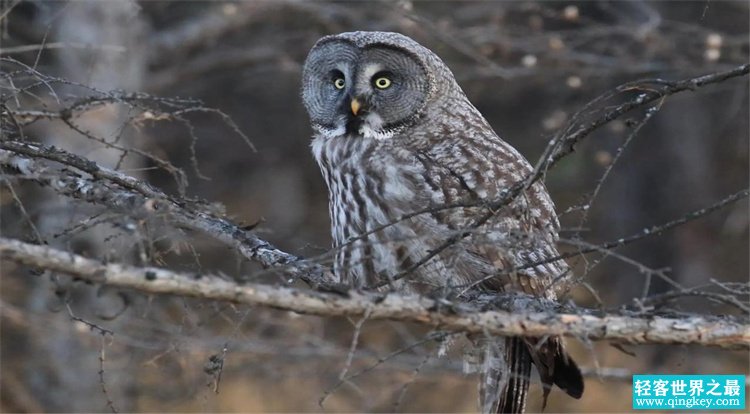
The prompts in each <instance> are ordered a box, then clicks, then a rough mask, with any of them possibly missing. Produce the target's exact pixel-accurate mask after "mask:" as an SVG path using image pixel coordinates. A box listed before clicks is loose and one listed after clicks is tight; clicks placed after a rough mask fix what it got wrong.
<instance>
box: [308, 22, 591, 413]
mask: <svg viewBox="0 0 750 414" xmlns="http://www.w3.org/2000/svg"><path fill="white" fill-rule="evenodd" d="M302 97H303V101H304V104H305V107H306V108H307V111H308V113H309V115H310V120H311V123H312V127H313V130H314V139H313V141H312V152H313V154H314V156H315V159H316V160H317V162H318V164H319V166H320V169H321V171H322V173H323V177H324V179H325V181H326V184H327V185H328V191H329V209H330V216H331V221H332V234H333V240H334V247H335V259H334V264H333V270H334V274H335V275H336V276H337V277H338V278H340V280H341V282H343V283H346V284H349V285H350V286H352V287H354V288H360V289H361V288H388V287H390V288H391V289H398V290H401V291H405V292H410V293H420V294H436V292H448V291H450V292H453V295H454V296H455V295H457V296H458V299H459V300H460V298H461V297H462V294H464V295H465V294H466V292H470V291H474V292H476V291H483V292H493V291H497V292H502V291H513V290H515V291H521V292H525V293H527V294H532V295H536V296H541V297H545V298H547V299H555V297H556V293H555V286H553V285H559V283H558V282H559V281H560V280H564V279H565V275H566V273H567V272H568V267H567V265H566V263H565V262H564V261H562V260H549V259H553V258H555V257H557V256H559V254H558V252H557V249H556V247H555V243H556V240H557V231H558V227H559V224H558V221H557V216H556V214H555V212H554V205H553V203H552V201H551V200H550V197H549V195H548V193H547V190H546V189H545V187H544V185H543V184H542V183H541V182H539V181H537V182H536V183H535V184H533V185H532V186H531V187H529V188H528V189H527V190H526V191H524V192H523V193H522V194H520V195H519V196H518V197H516V198H515V199H514V200H513V201H512V202H511V203H510V204H508V205H507V206H505V207H502V208H500V209H497V211H494V215H493V216H492V217H491V218H490V219H489V220H486V221H483V222H477V220H479V219H480V218H482V217H483V216H485V215H486V214H487V213H488V209H487V207H485V206H484V205H483V204H482V201H492V200H497V199H499V198H500V197H501V196H502V195H503V194H505V193H504V192H505V191H508V189H509V188H510V187H511V186H512V185H513V184H515V183H518V182H520V181H521V180H523V179H524V178H526V177H527V175H528V174H529V173H530V172H531V166H530V165H529V163H528V161H526V159H524V157H523V156H521V154H519V153H518V152H517V151H516V150H515V149H514V148H513V147H511V146H510V145H508V144H507V143H506V142H505V141H503V140H502V139H500V138H499V137H498V136H497V134H496V133H495V131H493V130H492V128H491V127H490V125H489V124H488V123H487V121H486V120H485V119H484V117H482V115H481V114H480V113H479V111H478V110H477V109H476V108H475V107H474V106H473V105H472V104H471V102H469V100H468V98H467V97H466V95H465V94H464V92H463V91H462V90H461V88H460V87H459V86H458V84H457V83H456V80H455V79H454V77H453V74H452V73H451V71H450V70H449V69H448V67H447V66H446V65H445V64H444V63H443V61H442V60H441V59H440V58H439V57H437V56H436V55H435V54H434V53H433V52H431V51H430V50H428V49H427V48H425V47H423V46H422V45H420V44H419V43H417V42H415V41H414V40H412V39H410V38H408V37H406V36H404V35H401V34H398V33H386V32H351V33H342V34H339V35H333V36H326V37H323V38H322V39H320V40H319V41H318V42H317V43H316V44H315V46H314V47H313V48H312V50H311V51H310V54H309V55H308V57H307V60H306V61H305V65H304V69H303V89H302ZM462 204H463V206H458V207H457V206H456V205H462ZM434 206H443V208H437V207H436V208H433V209H429V207H434ZM420 210H430V211H425V212H423V213H420V214H413V215H411V216H409V215H410V213H414V212H416V211H420ZM449 240H450V241H451V242H450V243H447V244H446V241H449ZM446 245H448V247H446ZM439 248H442V249H439ZM436 249H437V250H436ZM427 258H429V260H426V259H427ZM553 281H554V283H553ZM472 341H474V343H475V344H476V345H477V346H479V347H481V349H482V351H481V353H480V354H481V355H482V363H481V370H482V376H481V380H480V404H481V409H482V411H485V412H523V411H524V409H525V404H526V394H527V391H528V387H529V376H530V372H531V365H532V363H533V364H534V365H536V367H537V370H538V371H539V374H540V378H541V380H542V382H543V386H544V400H545V402H546V397H547V394H548V393H549V390H550V388H551V387H552V385H553V384H555V385H557V386H559V387H560V388H562V389H563V390H565V392H567V393H568V394H569V395H571V396H573V397H575V398H579V397H580V396H581V394H582V393H583V380H582V378H581V373H580V371H579V369H578V367H577V366H576V364H575V362H574V361H573V360H572V359H570V357H568V355H567V353H566V352H565V350H564V349H563V345H562V340H561V339H560V338H507V339H506V338H490V339H487V338H484V339H482V338H472Z"/></svg>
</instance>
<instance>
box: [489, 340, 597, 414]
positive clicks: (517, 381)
mask: <svg viewBox="0 0 750 414" xmlns="http://www.w3.org/2000/svg"><path fill="white" fill-rule="evenodd" d="M534 342H536V341H535V340H534V339H524V338H506V339H504V343H494V344H492V343H489V344H487V346H486V348H485V352H484V358H483V369H482V381H481V383H480V390H479V391H480V392H479V396H480V404H481V409H482V412H484V413H523V412H524V411H525V410H526V398H527V395H528V392H529V379H530V376H531V364H532V363H533V364H534V365H536V367H537V370H538V371H539V377H540V378H541V380H542V387H543V390H544V401H543V405H542V409H544V406H546V405H547V396H548V395H549V392H550V390H551V388H552V385H553V384H554V385H557V386H558V387H560V388H561V389H562V390H563V391H565V392H566V393H567V394H568V395H570V396H571V397H573V398H581V395H582V394H583V377H582V375H581V371H580V370H579V369H578V366H577V365H576V363H575V361H573V359H572V358H570V356H568V354H567V353H566V352H565V349H564V348H563V345H562V341H561V340H560V339H559V338H549V339H548V340H546V341H545V342H544V343H542V344H538V343H537V344H535V343H534ZM493 345H494V346H493ZM498 345H499V346H498ZM503 345H504V346H503Z"/></svg>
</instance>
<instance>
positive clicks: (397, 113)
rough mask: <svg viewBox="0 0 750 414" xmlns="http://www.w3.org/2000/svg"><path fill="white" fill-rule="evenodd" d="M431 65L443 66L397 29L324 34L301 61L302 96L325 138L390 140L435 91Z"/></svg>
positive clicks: (314, 125) (431, 54)
mask: <svg viewBox="0 0 750 414" xmlns="http://www.w3.org/2000/svg"><path fill="white" fill-rule="evenodd" d="M435 66H440V67H441V68H444V67H445V65H444V64H443V63H442V61H440V59H439V58H438V57H437V56H435V55H434V54H433V53H432V52H430V51H429V50H428V49H426V48H424V47H423V46H421V45H420V44H418V43H417V42H415V41H414V40H412V39H410V38H408V37H406V36H404V35H401V34H398V33H387V32H351V33H342V34H339V35H333V36H326V37H324V38H322V39H320V40H319V41H318V42H317V43H316V44H315V46H314V47H313V48H312V50H311V51H310V54H309V55H308V56H307V60H306V61H305V66H304V69H303V75H302V77H303V81H302V85H303V88H302V99H303V101H304V104H305V107H306V108H307V111H308V113H309V114H310V119H311V122H312V124H313V127H315V128H316V129H317V130H319V132H321V133H323V134H324V135H326V136H338V135H344V134H350V135H362V136H365V137H368V136H369V137H374V138H381V139H382V138H388V137H390V136H392V135H393V133H394V132H395V131H398V130H399V129H400V128H403V127H405V126H408V125H409V124H410V123H413V122H415V121H416V120H417V119H418V118H419V117H420V116H421V115H422V113H423V111H424V108H425V107H426V105H427V103H428V101H429V100H430V98H431V96H432V95H433V91H434V90H435V85H434V82H435V76H434V73H435ZM445 70H447V68H446V69H445ZM448 73H449V75H450V72H448ZM450 77H451V79H452V75H450Z"/></svg>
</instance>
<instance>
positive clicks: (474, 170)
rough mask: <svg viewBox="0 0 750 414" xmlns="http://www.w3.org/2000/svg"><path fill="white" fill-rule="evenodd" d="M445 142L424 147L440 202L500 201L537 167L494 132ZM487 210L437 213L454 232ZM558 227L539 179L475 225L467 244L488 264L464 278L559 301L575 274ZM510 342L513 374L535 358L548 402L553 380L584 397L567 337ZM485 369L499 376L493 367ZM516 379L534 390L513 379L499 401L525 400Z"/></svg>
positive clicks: (525, 380) (423, 157)
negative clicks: (562, 254)
mask: <svg viewBox="0 0 750 414" xmlns="http://www.w3.org/2000/svg"><path fill="white" fill-rule="evenodd" d="M443 142H446V143H447V142H449V144H442V145H441V144H438V145H435V146H433V147H432V148H431V149H429V150H426V151H421V152H420V151H418V152H417V159H418V160H419V162H420V163H421V164H422V165H423V167H424V168H425V171H429V175H430V176H432V177H436V178H434V181H435V183H434V185H433V186H431V187H432V191H433V196H434V197H433V202H435V203H437V204H440V203H447V204H454V203H460V202H462V201H464V202H473V201H480V200H486V201H494V200H497V199H500V197H501V195H502V194H503V191H507V190H509V189H510V188H511V187H513V185H514V184H516V183H518V182H520V181H522V180H524V179H526V178H527V177H528V176H529V174H530V173H531V171H532V168H531V165H530V164H529V163H528V161H527V160H526V159H525V158H524V157H523V156H522V155H521V154H519V153H518V152H517V151H516V150H515V149H514V148H513V147H511V146H510V145H508V144H507V143H505V142H504V141H502V140H501V139H500V138H498V137H496V136H494V135H492V136H480V137H473V138H465V139H462V140H451V141H443ZM486 214H487V209H486V208H484V207H466V208H455V209H449V210H446V211H445V212H444V213H443V215H442V216H441V217H436V218H435V219H436V220H440V221H441V222H442V223H443V225H444V226H446V227H448V228H449V229H451V230H453V231H460V230H464V229H467V227H471V226H472V223H475V222H476V220H477V219H478V218H480V217H482V216H484V215H486ZM558 230H559V222H558V219H557V215H556V214H555V211H554V204H553V203H552V200H551V198H550V196H549V194H548V192H547V190H546V188H545V187H544V184H543V183H542V182H541V181H537V182H536V183H534V184H533V185H532V186H531V187H530V188H529V189H527V190H526V191H524V192H523V193H521V194H520V195H519V196H517V197H516V198H515V199H514V200H513V201H512V202H510V203H509V204H508V205H507V206H505V207H502V208H500V209H499V210H498V211H496V212H495V214H494V215H493V217H492V219H491V220H489V221H488V222H487V223H486V224H484V225H482V226H480V227H478V228H476V229H475V230H474V232H473V234H472V235H471V236H470V237H469V238H468V239H470V240H469V242H468V243H467V244H466V247H467V249H468V250H469V252H470V253H471V255H472V256H474V257H477V258H479V259H480V260H481V261H480V262H481V263H483V264H484V266H483V267H477V266H464V269H463V273H464V275H463V278H465V279H468V280H474V283H477V284H478V285H479V287H481V288H484V289H489V290H498V291H520V292H523V293H526V294H530V295H533V296H538V297H544V298H547V299H552V300H554V299H556V294H555V289H554V288H555V286H554V285H555V283H556V282H559V281H561V280H564V278H565V277H566V275H567V273H568V266H567V264H566V263H565V261H564V260H561V259H557V258H558V257H559V253H558V251H557V248H556V246H555V244H556V242H557V232H558ZM507 341H508V342H507V344H506V347H507V348H508V349H513V350H515V351H514V352H516V353H521V355H516V354H514V356H513V357H512V358H508V359H507V363H508V369H509V370H510V372H511V374H512V375H511V377H512V376H513V374H515V373H516V372H518V373H524V372H526V373H527V372H528V367H529V365H530V361H529V359H530V360H531V361H533V362H534V364H535V365H536V366H537V369H538V371H539V375H540V377H541V380H542V383H543V384H544V402H545V404H546V400H547V395H548V393H549V391H550V389H551V387H552V385H553V384H555V385H557V386H559V387H560V388H561V389H563V390H564V391H566V392H567V393H568V394H569V395H571V396H573V397H575V398H579V397H580V396H581V394H582V392H583V379H582V376H581V373H580V370H579V369H578V367H577V366H576V364H575V362H574V361H573V360H572V359H571V358H570V357H569V356H568V354H567V353H566V352H565V350H564V348H563V344H562V341H561V339H560V338H555V337H553V338H545V339H538V338H525V339H520V338H515V339H512V338H509V339H508V340H507ZM516 342H518V343H523V342H525V343H526V347H525V349H519V348H518V346H516V348H513V346H512V344H514V343H516ZM514 364H515V365H514ZM485 374H486V375H490V377H491V376H492V375H491V374H492V373H485ZM488 378H489V377H488ZM514 384H520V385H519V387H520V388H524V386H525V387H526V388H527V387H528V378H527V377H526V378H521V379H519V380H518V381H516V382H514V381H513V379H512V378H511V380H510V381H508V382H506V385H505V391H503V392H501V394H500V400H499V401H498V402H499V404H500V407H505V406H508V407H511V408H513V407H515V406H516V405H517V404H515V403H514V401H516V400H517V399H518V398H522V397H521V396H520V393H519V390H516V389H515V388H518V387H515V388H514ZM524 384H525V385H524ZM523 398H525V397H523ZM508 404H510V405H508Z"/></svg>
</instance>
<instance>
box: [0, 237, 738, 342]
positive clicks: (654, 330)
mask: <svg viewBox="0 0 750 414" xmlns="http://www.w3.org/2000/svg"><path fill="white" fill-rule="evenodd" d="M0 257H2V258H4V259H7V260H11V261H13V262H16V263H20V264H24V265H27V266H34V267H38V268H42V269H46V270H52V271H58V272H63V273H68V274H71V275H74V276H76V277H78V278H81V279H85V280H89V281H92V282H95V283H101V284H105V285H108V286H116V287H120V288H129V289H135V290H139V291H141V292H145V293H156V294H171V295H182V296H191V297H198V298H203V299H210V300H219V301H229V302H236V303H244V304H249V305H256V306H265V307H271V308H277V309H283V310H289V311H294V312H297V313H302V314H309V315H319V316H349V317H364V316H365V315H367V317H368V318H369V319H391V320H399V321H408V322H415V323H420V324H424V325H428V326H432V327H434V328H435V329H440V330H446V331H455V332H467V333H484V334H492V335H518V336H535V337H544V336H557V335H564V336H569V337H576V338H582V339H587V340H613V341H617V342H625V343H631V344H696V345H703V346H718V347H723V348H732V349H748V348H750V325H748V324H747V322H746V321H738V320H733V319H730V318H718V317H717V318H710V317H702V316H687V317H683V318H674V317H662V316H656V315H651V316H648V317H632V316H622V315H600V316H595V315H593V314H587V313H584V312H581V313H567V314H559V313H556V312H554V311H547V312H545V311H538V310H536V309H533V310H531V311H529V312H519V311H518V310H517V309H516V310H515V311H514V312H508V311H503V310H489V311H485V310H479V309H477V308H476V307H471V306H469V305H467V304H464V303H452V302H448V301H442V300H434V299H430V298H427V297H422V296H411V295H400V294H393V293H389V294H383V295H378V294H368V293H359V292H355V291H350V292H347V293H346V294H345V295H338V294H326V293H320V292H315V291H310V290H300V289H294V288H289V287H283V286H270V285H263V284H246V285H239V284H237V283H234V282H230V281H227V280H225V279H222V278H219V277H214V276H210V275H199V276H190V275H187V274H182V273H178V272H173V271H170V270H167V269H163V268H156V267H133V266H128V265H124V264H117V263H108V264H105V263H102V262H100V261H97V260H93V259H88V258H85V257H83V256H79V255H76V254H72V253H69V252H65V251H62V250H58V249H53V248H50V247H46V246H39V245H33V244H28V243H24V242H21V241H18V240H13V239H6V238H0Z"/></svg>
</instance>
